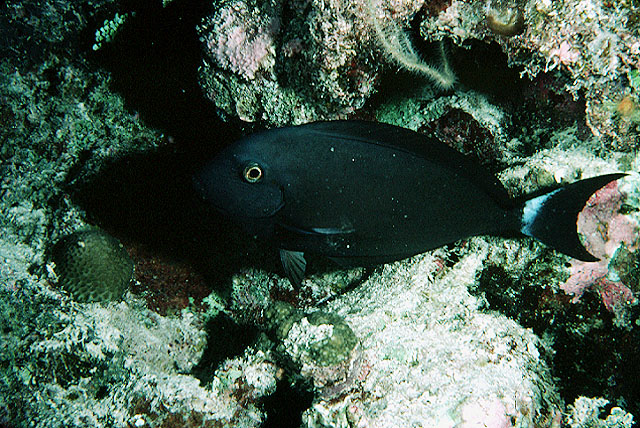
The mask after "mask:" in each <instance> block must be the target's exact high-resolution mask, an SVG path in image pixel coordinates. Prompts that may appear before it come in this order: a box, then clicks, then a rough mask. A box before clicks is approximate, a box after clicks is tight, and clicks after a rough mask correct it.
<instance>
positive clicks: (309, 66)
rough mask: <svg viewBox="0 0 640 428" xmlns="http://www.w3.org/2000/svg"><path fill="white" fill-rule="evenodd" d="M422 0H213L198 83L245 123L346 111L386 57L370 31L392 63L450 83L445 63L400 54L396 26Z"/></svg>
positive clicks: (368, 88)
mask: <svg viewBox="0 0 640 428" xmlns="http://www.w3.org/2000/svg"><path fill="white" fill-rule="evenodd" d="M421 4H422V2H420V1H414V0H412V1H393V2H385V4H384V7H383V8H381V7H376V6H377V3H375V2H374V1H373V0H360V1H357V2H341V1H329V2H324V1H313V2H305V1H294V2H292V3H290V4H287V5H286V6H282V5H281V4H280V2H277V1H275V0H274V1H272V2H258V1H255V0H250V1H246V0H237V1H235V2H228V1H215V2H213V9H214V10H216V12H215V13H214V14H212V15H211V16H210V17H208V18H206V19H205V20H204V22H203V24H202V25H201V26H200V27H199V31H200V34H201V39H202V41H203V43H204V44H205V51H206V53H207V57H208V58H209V60H208V61H206V62H205V64H204V66H203V67H202V70H201V73H200V75H201V81H202V86H203V88H204V90H205V92H206V94H207V96H208V97H209V98H210V99H211V100H212V101H213V102H215V104H216V105H217V106H218V107H219V108H220V110H221V112H222V113H223V114H224V115H225V117H226V116H230V117H239V118H240V119H241V120H244V121H247V122H253V121H260V122H264V123H267V124H270V125H284V124H292V123H294V124H299V123H304V122H309V121H311V120H318V119H331V118H334V119H335V118H340V117H346V116H347V115H349V114H352V113H353V112H355V111H356V110H358V109H360V108H361V107H362V106H363V105H364V103H365V101H366V100H367V99H368V97H369V96H371V95H372V94H373V93H374V91H375V82H376V79H377V78H378V75H379V73H380V71H381V70H382V65H383V64H384V61H381V60H376V59H374V58H372V55H371V52H372V51H374V52H375V51H380V50H381V49H382V48H380V47H378V46H379V45H380V41H379V37H378V36H376V34H384V35H386V38H385V39H383V41H382V47H383V48H384V49H386V50H387V51H389V48H390V47H393V49H392V52H389V53H388V55H389V56H390V57H392V58H394V61H397V62H399V63H401V64H402V65H403V66H405V67H409V68H411V69H419V70H421V71H420V72H422V73H427V70H429V73H427V74H430V75H431V78H432V79H433V80H434V81H436V82H439V83H438V84H439V85H441V86H445V87H449V86H451V83H452V81H453V77H452V76H451V72H450V70H449V69H448V68H447V67H446V65H445V67H444V69H443V71H442V72H439V71H437V67H434V68H431V67H430V66H427V65H426V64H425V63H423V62H421V61H420V59H419V57H418V54H417V53H415V52H411V51H410V52H408V54H406V51H407V50H409V49H410V47H411V45H410V42H409V40H408V38H407V36H405V35H404V33H403V31H402V29H401V28H402V27H406V26H407V21H408V19H409V18H410V17H411V16H412V15H413V14H415V13H416V12H417V11H418V10H419V9H420V6H421ZM372 9H373V10H375V14H372V13H371V11H372ZM379 14H382V15H383V16H378V15H379ZM376 24H377V26H376ZM375 28H378V30H377V31H376V30H375ZM382 29H385V31H383V30H382ZM276 34H277V37H275V36H276ZM391 34H393V35H395V36H393V37H391V36H390V35H391ZM243 40H247V41H248V42H247V43H242V42H243ZM240 45H241V46H242V49H237V48H234V46H240ZM385 46H386V48H385ZM444 64H446V61H444ZM258 71H260V72H258Z"/></svg>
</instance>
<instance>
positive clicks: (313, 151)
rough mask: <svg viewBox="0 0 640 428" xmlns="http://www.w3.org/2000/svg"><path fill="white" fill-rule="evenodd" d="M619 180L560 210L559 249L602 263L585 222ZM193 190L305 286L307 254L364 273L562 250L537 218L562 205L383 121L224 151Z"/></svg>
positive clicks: (331, 125)
mask: <svg viewBox="0 0 640 428" xmlns="http://www.w3.org/2000/svg"><path fill="white" fill-rule="evenodd" d="M620 176H622V174H617V175H616V174H612V175H610V176H603V177H606V178H601V179H600V180H599V181H598V182H597V183H596V182H593V183H590V184H589V185H584V184H583V185H582V186H581V187H586V188H585V189H582V190H580V191H574V192H571V193H572V194H573V193H579V195H576V196H575V197H569V198H566V196H567V195H564V197H563V198H562V199H567V201H568V202H567V203H562V204H560V205H561V207H560V208H559V209H560V210H561V211H562V210H565V211H566V210H567V209H568V210H569V211H570V212H568V213H567V216H568V217H571V218H570V219H569V223H570V224H572V226H571V228H572V230H571V231H570V237H568V238H563V239H564V241H567V242H564V243H563V242H560V243H559V244H557V245H556V244H555V243H554V242H551V243H549V242H547V241H548V239H546V238H544V239H541V240H543V242H547V243H549V244H550V245H552V246H555V247H556V248H558V249H559V250H560V251H563V252H565V253H567V254H569V255H572V256H574V257H577V258H581V259H594V258H593V256H591V255H590V254H589V253H587V252H586V250H585V249H584V248H583V247H582V245H581V244H580V242H579V239H578V237H577V233H576V231H575V229H576V226H575V220H576V218H577V214H578V212H579V211H580V210H581V208H582V207H583V206H584V203H585V202H586V199H587V198H588V197H589V196H590V195H591V193H593V192H594V191H595V190H597V189H598V188H599V187H601V186H602V185H604V184H606V183H608V182H609V181H611V180H614V179H616V178H619V177H620ZM586 181H588V180H584V182H586ZM600 182H602V183H600ZM195 183H196V187H197V189H198V190H199V192H200V193H201V194H202V195H203V197H204V198H205V200H207V201H209V202H210V203H211V204H212V205H213V206H214V207H216V208H218V209H219V210H221V211H222V212H224V213H227V214H228V215H230V216H232V217H233V218H235V219H236V220H237V221H238V222H239V223H241V224H242V225H243V226H245V227H246V228H247V230H249V231H250V232H251V233H254V234H256V235H258V236H260V237H262V238H263V239H265V240H267V241H269V242H270V243H271V244H272V245H274V246H276V247H278V248H279V249H280V250H281V258H282V262H283V266H284V268H285V271H286V273H287V275H288V276H289V278H290V279H291V280H292V282H294V283H299V282H300V281H301V279H302V277H303V276H304V269H305V265H306V262H305V261H304V253H316V254H322V255H324V256H327V257H329V258H331V259H333V260H335V261H337V262H338V263H340V264H342V265H345V266H353V265H361V266H366V265H374V264H379V263H386V262H390V261H394V260H400V259H404V258H407V257H409V256H412V255H414V254H418V253H422V252H425V251H427V250H430V249H434V248H437V247H440V246H442V245H445V244H448V243H451V242H454V241H456V240H459V239H461V238H466V237H469V236H473V235H481V234H493V235H504V234H513V233H524V234H529V235H532V236H536V235H535V233H536V232H534V230H538V229H540V230H541V231H542V234H543V235H544V234H545V233H546V234H547V235H551V236H552V238H551V240H552V241H553V240H556V238H554V237H553V235H554V234H555V228H554V227H553V225H551V226H549V225H540V224H537V223H536V222H535V220H534V219H535V216H536V214H537V213H536V212H534V211H535V210H536V209H538V211H540V210H539V208H540V207H541V206H544V205H548V206H550V205H549V203H550V202H551V201H552V199H554V198H553V197H552V196H548V195H547V196H548V197H547V199H544V196H545V195H543V196H541V197H539V198H537V199H532V200H531V201H534V202H531V201H528V202H527V203H528V205H527V203H525V204H519V205H518V204H515V203H514V202H513V201H511V200H510V199H509V198H508V195H507V193H506V191H505V189H504V187H503V186H502V185H501V183H500V182H499V181H498V180H497V179H496V178H495V177H494V176H492V175H491V174H490V173H488V172H487V171H486V170H485V169H484V168H483V167H482V166H480V165H479V164H477V163H475V162H473V161H472V160H470V159H469V158H467V157H465V156H464V155H462V154H460V153H458V152H456V151H455V150H453V149H452V148H450V147H448V146H447V145H445V144H443V143H441V142H439V141H437V140H435V139H433V138H430V137H428V136H425V135H422V134H419V133H416V132H413V131H410V130H407V129H404V128H400V127H396V126H392V125H386V124H381V123H374V122H362V121H330V122H316V123H311V124H307V125H302V126H295V127H287V128H279V129H273V130H268V131H265V132H261V133H257V134H253V135H250V136H248V137H245V138H244V139H242V140H240V141H238V142H236V143H235V144H233V145H231V146H230V147H228V148H226V149H225V150H223V151H222V152H221V153H220V154H219V155H218V156H217V157H216V158H215V159H213V160H212V161H211V162H210V163H209V164H208V165H207V166H206V167H205V168H204V169H203V170H202V171H201V172H199V173H198V174H197V176H196V177H195ZM579 183H580V182H579ZM596 186H597V187H596ZM565 193H566V192H565ZM586 193H588V194H586ZM585 194H586V195H585ZM560 196H562V195H560ZM540 198H542V199H540ZM555 198H556V199H557V198H558V196H557V192H556V197H555ZM576 198H577V199H578V200H577V201H574V202H571V201H573V200H574V199H576ZM535 201H537V205H536V203H535ZM578 205H579V207H578ZM527 207H528V209H527ZM554 210H555V208H554ZM576 210H577V211H576ZM574 211H575V212H574ZM525 213H526V214H528V217H527V216H525ZM556 214H557V213H556ZM552 217H555V215H554V216H552ZM550 220H551V222H552V223H553V222H554V221H555V219H554V218H551V219H550ZM527 222H528V223H527ZM571 222H572V223H571ZM549 227H551V229H553V230H552V231H551V232H550V231H549V230H547V229H549ZM563 227H567V226H566V225H563ZM536 228H537V229H536ZM536 237H537V236H536ZM563 239H559V240H558V241H563Z"/></svg>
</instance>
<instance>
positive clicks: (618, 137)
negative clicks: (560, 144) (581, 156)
mask: <svg viewBox="0 0 640 428" xmlns="http://www.w3.org/2000/svg"><path fill="white" fill-rule="evenodd" d="M490 3H496V4H499V6H500V7H499V8H498V9H499V10H500V11H501V14H502V15H504V16H514V17H515V16H518V14H520V13H521V14H523V16H524V28H523V29H522V30H521V34H520V35H518V36H516V37H509V38H505V37H500V36H499V35H498V37H496V35H495V34H493V33H492V31H495V30H492V29H491V27H490V22H491V16H493V15H492V13H493V12H492V11H493V10H495V8H489V9H487V8H485V6H484V3H483V2H465V1H457V0H453V1H452V2H451V5H450V6H449V7H448V8H447V9H446V10H445V11H443V12H442V13H440V14H439V15H437V16H434V17H429V18H427V19H425V20H424V21H423V22H422V24H421V33H422V35H423V36H424V37H427V38H434V37H435V38H439V37H443V36H446V37H452V38H453V40H455V41H456V42H457V43H460V44H462V43H464V42H465V41H468V40H472V39H479V40H483V39H486V38H491V39H494V40H495V41H496V42H497V43H499V44H500V46H501V47H502V50H503V51H504V52H505V53H506V54H507V55H508V57H509V62H510V63H511V64H512V65H513V66H520V67H523V69H524V71H523V72H524V73H526V74H528V75H530V76H535V75H538V74H539V73H540V72H542V71H545V72H547V71H552V70H554V71H562V72H563V73H567V74H568V78H567V79H566V84H565V87H566V89H567V90H569V91H570V92H571V93H573V94H574V96H576V97H577V96H578V93H579V92H580V91H582V92H584V98H585V100H586V113H587V117H586V123H587V124H588V125H589V127H590V129H591V130H592V131H593V133H594V134H595V135H597V136H599V137H601V138H602V139H603V140H604V141H605V142H607V143H609V144H612V145H613V146H615V147H616V148H618V149H622V150H631V149H633V148H637V144H638V139H637V127H636V126H635V125H634V124H633V123H631V122H630V121H629V120H628V119H627V118H625V117H623V116H624V115H620V114H618V113H617V112H616V106H617V105H619V103H620V102H622V101H623V100H624V99H625V98H624V97H625V96H627V95H629V94H631V95H632V96H633V97H635V96H636V95H635V94H636V92H637V90H636V89H635V88H634V86H633V85H629V83H628V82H629V81H632V77H631V76H632V74H633V73H634V72H635V71H636V70H637V68H638V55H639V54H640V38H639V37H638V33H637V31H633V29H632V27H631V28H630V27H629V25H628V23H629V22H630V18H631V16H632V15H633V7H630V4H629V3H627V2H618V3H610V2H606V1H597V0H596V1H593V0H575V1H568V2H552V1H546V0H531V1H514V2H508V1H496V2H490ZM486 19H488V22H487V24H488V25H484V23H483V21H485V20H486ZM505 21H506V20H505ZM577 35H579V37H578V36H577ZM630 100H631V99H629V101H630ZM627 103H628V101H627Z"/></svg>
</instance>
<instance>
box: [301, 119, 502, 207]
mask: <svg viewBox="0 0 640 428" xmlns="http://www.w3.org/2000/svg"><path fill="white" fill-rule="evenodd" d="M298 128H300V129H304V131H305V132H309V131H313V132H317V133H320V134H322V135H325V136H330V137H331V138H335V139H343V140H349V141H358V142H362V143H366V144H375V145H379V146H385V147H390V148H393V149H396V150H402V151H405V152H409V153H412V154H415V155H417V156H420V157H422V158H424V159H426V160H428V161H430V162H433V163H437V164H438V165H442V166H444V167H446V168H448V169H450V170H452V171H454V172H455V173H456V174H459V175H461V176H463V177H466V178H467V179H468V180H470V181H471V182H473V183H475V184H476V185H477V186H478V187H480V188H481V189H482V190H484V192H485V193H487V194H488V195H490V196H491V198H492V199H493V200H494V201H496V202H497V203H498V204H499V205H501V206H504V207H506V206H508V205H509V195H508V194H507V191H506V190H505V188H504V186H503V185H502V183H501V182H500V180H498V179H497V178H496V177H495V176H494V175H492V174H491V173H489V171H487V170H486V169H485V168H483V167H482V166H481V165H480V164H478V163H477V162H475V161H474V160H472V159H471V158H469V157H467V156H465V155H463V154H462V153H460V152H458V151H456V150H455V149H453V148H451V147H449V146H447V145H446V144H444V143H443V142H442V141H439V140H437V139H435V138H433V137H429V136H427V135H423V134H420V133H418V132H415V131H412V130H410V129H405V128H401V127H398V126H394V125H389V124H386V123H379V122H367V121H361V120H335V121H326V122H313V123H309V124H306V125H302V126H299V127H298ZM307 138H308V136H307Z"/></svg>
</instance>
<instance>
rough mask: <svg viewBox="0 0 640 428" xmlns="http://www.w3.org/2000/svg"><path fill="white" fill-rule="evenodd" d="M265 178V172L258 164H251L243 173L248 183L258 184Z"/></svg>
mask: <svg viewBox="0 0 640 428" xmlns="http://www.w3.org/2000/svg"><path fill="white" fill-rule="evenodd" d="M263 176H264V171H262V168H261V167H260V165H258V164H257V163H250V164H249V165H247V166H245V167H244V171H242V177H243V178H244V180H245V181H246V182H247V183H257V182H258V181H260V180H262V177H263Z"/></svg>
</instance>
